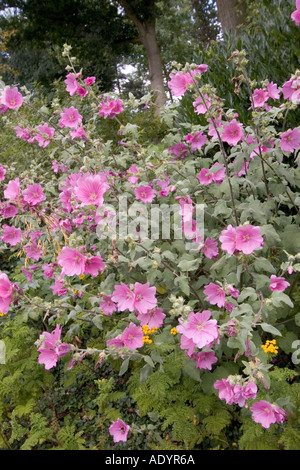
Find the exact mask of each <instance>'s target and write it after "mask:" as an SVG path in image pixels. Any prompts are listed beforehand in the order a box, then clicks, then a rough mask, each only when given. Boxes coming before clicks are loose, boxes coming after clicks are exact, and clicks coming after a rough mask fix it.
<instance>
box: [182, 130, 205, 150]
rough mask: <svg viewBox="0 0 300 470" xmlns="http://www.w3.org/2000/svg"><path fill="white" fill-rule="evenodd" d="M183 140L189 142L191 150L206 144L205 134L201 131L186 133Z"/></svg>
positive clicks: (198, 148)
mask: <svg viewBox="0 0 300 470" xmlns="http://www.w3.org/2000/svg"><path fill="white" fill-rule="evenodd" d="M185 140H186V141H187V142H188V143H189V144H191V150H192V152H195V151H196V150H200V149H201V148H202V147H203V145H205V144H206V141H207V137H206V135H204V134H203V132H200V131H198V132H196V134H194V135H192V134H188V135H186V136H185Z"/></svg>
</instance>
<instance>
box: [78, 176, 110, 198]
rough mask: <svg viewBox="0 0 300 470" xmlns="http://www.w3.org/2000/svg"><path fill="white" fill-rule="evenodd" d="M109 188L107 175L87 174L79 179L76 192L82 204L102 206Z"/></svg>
mask: <svg viewBox="0 0 300 470" xmlns="http://www.w3.org/2000/svg"><path fill="white" fill-rule="evenodd" d="M108 189H109V184H108V181H107V178H106V176H105V175H103V174H101V173H97V174H96V175H90V174H86V175H84V176H81V177H80V178H79V179H78V180H77V184H76V186H75V188H74V194H75V196H76V198H77V199H79V200H80V201H81V206H89V205H92V204H93V205H95V206H102V204H103V201H104V198H103V196H104V194H105V193H106V191H107V190H108Z"/></svg>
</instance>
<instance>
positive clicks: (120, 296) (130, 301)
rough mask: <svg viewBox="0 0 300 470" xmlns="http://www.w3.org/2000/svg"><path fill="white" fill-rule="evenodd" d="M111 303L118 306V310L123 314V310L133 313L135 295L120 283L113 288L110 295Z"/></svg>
mask: <svg viewBox="0 0 300 470" xmlns="http://www.w3.org/2000/svg"><path fill="white" fill-rule="evenodd" d="M111 298H112V300H113V302H116V303H117V304H118V310H119V311H120V312H123V311H124V310H129V311H130V312H133V310H134V301H135V294H134V292H132V290H131V289H130V287H129V286H127V285H126V284H124V283H123V282H121V284H120V285H119V286H115V290H114V292H113V294H112V297H111Z"/></svg>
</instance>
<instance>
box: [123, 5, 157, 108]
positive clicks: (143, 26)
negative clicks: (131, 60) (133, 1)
mask: <svg viewBox="0 0 300 470" xmlns="http://www.w3.org/2000/svg"><path fill="white" fill-rule="evenodd" d="M117 1H118V3H119V4H120V5H121V6H122V7H123V8H124V11H125V14H126V16H127V17H128V18H129V19H131V20H132V21H133V23H134V24H135V26H136V27H137V29H138V31H139V36H140V40H141V43H142V44H143V46H144V47H145V49H146V53H147V58H148V69H149V80H150V85H151V90H153V92H154V104H155V107H156V108H155V114H156V115H157V114H159V112H160V109H161V107H162V106H164V105H165V104H166V92H165V87H164V78H163V67H162V60H161V54H160V49H159V46H158V43H157V40H156V29H155V28H156V21H155V17H154V16H153V17H152V18H151V19H149V21H145V20H144V21H140V20H139V18H138V15H137V14H136V12H135V11H134V10H133V9H132V7H131V5H129V3H128V2H127V1H126V0H117ZM153 4H154V2H153Z"/></svg>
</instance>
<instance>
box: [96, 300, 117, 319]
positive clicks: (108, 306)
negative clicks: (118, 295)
mask: <svg viewBox="0 0 300 470" xmlns="http://www.w3.org/2000/svg"><path fill="white" fill-rule="evenodd" d="M99 307H100V308H101V310H102V313H103V314H104V315H112V314H113V313H114V312H115V311H116V310H117V306H116V304H115V303H114V302H113V301H112V298H111V295H105V296H103V298H102V300H101V301H100V302H99Z"/></svg>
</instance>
